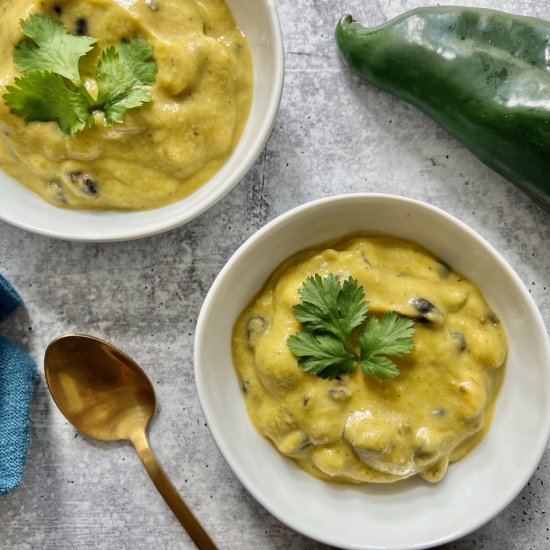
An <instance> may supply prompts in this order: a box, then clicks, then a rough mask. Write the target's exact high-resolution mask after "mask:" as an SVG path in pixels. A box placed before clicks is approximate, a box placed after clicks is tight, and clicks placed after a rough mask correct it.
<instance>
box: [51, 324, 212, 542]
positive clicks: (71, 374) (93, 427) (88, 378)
mask: <svg viewBox="0 0 550 550" xmlns="http://www.w3.org/2000/svg"><path fill="white" fill-rule="evenodd" d="M44 370H45V373H46V382H47V383H48V387H49V389H50V393H51V394H52V397H53V399H54V401H55V402H56V404H57V406H58V407H59V409H60V410H61V412H62V413H63V414H64V415H65V417H66V418H67V420H68V421H69V422H70V423H71V424H73V426H75V427H76V428H78V429H79V430H80V431H81V432H83V433H84V434H86V435H87V436H88V437H91V438H93V439H98V440H100V441H119V440H124V439H125V440H128V441H130V442H131V443H132V444H133V445H134V447H135V448H136V451H137V453H138V455H139V458H140V459H141V461H142V462H143V465H144V466H145V469H146V470H147V473H148V474H149V475H150V476H151V479H152V480H153V483H154V484H155V486H156V488H157V489H158V490H159V492H160V494H161V495H162V497H163V498H164V500H165V501H166V503H167V504H168V506H170V508H171V509H172V512H174V514H175V516H176V517H177V518H178V520H179V522H180V523H181V524H182V525H183V527H184V529H185V530H186V531H187V532H188V533H189V536H190V537H191V538H192V539H193V542H194V543H195V544H196V545H197V547H198V548H200V549H201V550H203V549H204V550H217V546H216V545H215V544H214V542H213V541H212V539H211V538H210V537H209V535H208V533H207V532H206V531H205V530H204V528H203V527H202V526H201V524H200V523H199V521H198V520H197V518H195V516H194V515H193V513H192V512H191V510H189V508H188V507H187V505H186V504H185V502H184V501H183V499H182V498H181V496H180V495H179V493H178V491H177V490H176V488H175V487H174V486H173V485H172V483H171V481H170V479H169V477H168V475H167V474H166V472H165V471H164V470H163V469H162V466H161V465H160V464H159V462H158V460H157V458H156V456H155V455H154V454H153V451H152V450H151V448H150V446H149V441H148V439H147V427H148V425H149V422H150V420H151V418H152V416H153V413H154V412H155V408H156V401H157V400H156V397H155V392H154V390H153V386H152V384H151V382H150V381H149V379H148V378H147V376H146V374H145V373H144V372H143V371H142V370H141V368H140V367H139V366H138V365H137V363H136V362H135V361H134V360H133V359H132V358H131V357H129V356H128V355H126V354H125V353H124V352H123V351H121V350H119V349H117V348H115V347H114V346H112V345H111V344H109V343H108V342H105V341H104V340H100V339H99V338H94V337H93V336H85V335H82V334H68V335H67V336H61V337H60V338H57V339H56V340H54V341H53V342H51V343H50V345H49V346H48V349H47V350H46V355H45V357H44Z"/></svg>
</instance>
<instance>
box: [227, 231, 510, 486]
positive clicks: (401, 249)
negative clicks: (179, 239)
mask: <svg viewBox="0 0 550 550" xmlns="http://www.w3.org/2000/svg"><path fill="white" fill-rule="evenodd" d="M316 273H318V274H319V275H321V277H325V276H326V275H328V274H329V273H333V274H334V275H337V276H339V277H341V278H342V279H347V278H348V277H349V276H351V277H353V278H355V279H356V280H357V281H358V282H359V284H360V285H362V287H363V289H364V291H365V294H366V296H365V298H366V300H368V301H369V302H370V309H369V314H374V315H379V314H382V313H384V312H387V311H390V310H393V311H396V312H398V313H399V314H401V315H404V316H407V317H409V318H412V319H414V320H415V334H414V344H415V348H414V350H413V351H412V352H411V353H410V354H408V355H406V356H404V357H402V358H399V359H396V360H395V362H396V363H397V365H398V366H399V369H400V375H399V376H398V377H396V378H393V379H391V380H383V381H382V380H377V379H375V378H371V377H367V376H365V375H363V374H362V372H361V370H360V369H356V371H355V372H354V373H353V374H351V375H342V376H340V377H338V378H336V379H333V380H328V379H323V378H320V377H318V376H316V375H314V374H309V373H306V372H304V371H303V370H302V369H301V368H300V367H299V366H298V362H297V358H296V357H295V356H294V355H293V354H292V352H291V351H290V350H289V348H288V346H287V340H288V338H289V337H290V336H291V335H292V334H294V333H296V332H298V331H299V330H301V326H300V324H299V322H298V321H297V320H296V317H295V315H294V312H293V310H292V307H293V306H294V305H295V304H298V303H300V301H301V300H300V296H299V293H298V291H299V289H300V288H301V287H302V285H303V284H304V281H305V280H306V278H307V277H309V276H312V275H314V274H316ZM232 346H233V361H234V364H235V367H236V370H237V372H238V375H239V378H240V380H241V387H242V391H243V394H244V399H245V401H246V405H247V408H248V412H249V414H250V416H251V418H252V421H253V422H254V424H255V426H256V427H257V429H258V430H259V432H260V433H261V434H262V435H264V436H266V437H267V438H269V439H270V440H271V441H272V442H273V443H274V445H275V446H276V448H277V449H278V450H279V451H280V452H281V453H282V454H284V455H286V456H289V457H292V458H294V459H295V460H296V461H297V462H298V464H299V465H300V466H301V467H302V468H304V469H305V470H306V471H307V472H309V473H310V474H312V475H314V476H317V477H320V478H322V479H328V480H334V481H344V482H349V483H365V482H375V483H384V482H392V481H396V480H399V479H404V478H407V477H409V476H412V475H415V474H419V475H420V476H422V477H423V478H424V479H426V480H428V481H438V480H439V479H441V478H442V477H443V475H444V474H445V472H446V470H447V466H448V464H449V462H453V461H456V460H459V459H461V458H462V457H464V456H465V455H466V454H467V453H468V452H469V451H471V450H472V449H473V448H474V447H475V446H476V445H477V444H478V443H479V441H480V440H481V438H482V437H483V435H484V434H485V432H486V430H487V428H488V426H489V423H490V417H491V411H492V408H493V405H494V401H495V397H496V394H497V391H498V388H499V387H500V384H501V381H502V377H503V375H504V363H505V359H506V355H507V344H506V335H505V332H504V329H503V327H502V325H501V323H500V321H499V319H498V318H497V316H496V315H495V313H494V312H493V311H492V310H491V307H490V306H489V305H488V303H487V302H486V300H485V299H484V297H483V296H482V294H481V292H480V291H479V290H478V289H477V288H476V286H475V285H474V284H472V283H471V282H470V281H468V280H466V279H465V278H464V277H462V276H461V275H460V274H458V273H456V272H454V271H452V270H451V269H450V268H449V267H448V266H446V265H445V264H443V263H442V262H440V261H439V260H438V259H437V258H435V257H434V256H432V255H431V254H430V253H429V252H427V251H426V250H424V249H423V248H421V247H420V246H418V245H416V244H413V243H411V242H407V241H403V240H400V239H396V238H392V237H388V236H383V235H370V236H361V237H356V238H352V239H348V240H345V241H343V242H338V243H335V244H331V245H330V247H328V245H327V248H325V249H312V250H306V251H303V252H300V253H298V254H297V255H295V256H293V257H292V258H290V259H289V260H287V261H286V262H284V263H283V264H282V265H281V266H279V267H278V268H277V270H276V271H275V272H274V273H273V274H272V276H271V277H270V279H269V280H268V282H267V284H266V286H265V288H264V289H263V290H262V292H261V293H260V294H259V295H258V296H257V298H256V299H255V300H254V301H253V302H252V303H251V304H250V305H249V306H248V307H247V308H246V309H245V311H243V313H242V314H241V315H240V317H239V319H238V321H237V323H236V325H235V327H234V332H233V340H232Z"/></svg>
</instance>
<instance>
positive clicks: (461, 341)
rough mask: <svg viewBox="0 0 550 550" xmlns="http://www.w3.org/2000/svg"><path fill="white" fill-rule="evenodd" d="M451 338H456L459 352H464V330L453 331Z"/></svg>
mask: <svg viewBox="0 0 550 550" xmlns="http://www.w3.org/2000/svg"><path fill="white" fill-rule="evenodd" d="M451 338H454V339H455V340H456V347H457V349H458V351H459V352H463V351H464V350H465V349H466V338H465V337H464V334H462V332H458V331H453V332H451Z"/></svg>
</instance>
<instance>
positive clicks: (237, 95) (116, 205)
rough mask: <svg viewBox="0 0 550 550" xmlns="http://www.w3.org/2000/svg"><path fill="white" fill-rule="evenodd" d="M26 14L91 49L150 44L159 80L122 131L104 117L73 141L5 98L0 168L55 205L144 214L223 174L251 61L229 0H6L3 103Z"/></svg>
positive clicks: (243, 107) (1, 36)
mask: <svg viewBox="0 0 550 550" xmlns="http://www.w3.org/2000/svg"><path fill="white" fill-rule="evenodd" d="M29 13H44V14H46V15H47V16H49V17H51V18H53V19H57V20H60V21H61V22H62V23H63V25H64V26H65V28H66V29H67V30H68V32H70V33H72V34H78V35H89V36H91V37H93V38H95V39H97V46H96V49H95V50H94V51H102V50H104V49H105V48H107V47H108V46H110V45H116V44H119V43H120V42H121V41H122V40H124V39H132V38H133V37H135V36H139V37H142V38H145V39H146V40H147V41H149V43H150V44H151V45H152V46H153V58H154V60H155V61H156V63H157V66H158V74H157V78H156V82H155V84H154V85H153V86H152V87H151V89H150V90H149V91H150V93H151V95H152V98H153V99H152V101H151V102H150V103H147V104H146V105H144V106H142V107H140V108H138V109H132V110H130V111H127V112H126V114H125V117H124V123H123V124H115V125H113V126H104V125H103V124H102V123H101V121H98V122H97V123H96V125H95V126H94V127H93V128H91V129H87V130H84V131H82V132H79V133H78V134H76V135H75V136H74V137H72V138H71V137H68V136H66V135H65V134H63V133H62V132H61V130H60V129H59V127H58V125H57V124H56V123H55V122H47V123H45V122H38V123H37V122H33V123H29V124H26V123H25V121H24V120H23V119H22V118H20V117H18V116H16V115H14V114H11V113H10V112H9V109H8V107H7V106H6V105H5V102H4V101H1V100H0V168H2V169H3V170H4V171H6V172H7V173H8V174H10V175H11V176H13V177H14V178H15V179H17V180H19V181H20V182H22V183H23V184H24V185H25V186H27V187H28V188H29V189H31V190H32V191H34V192H35V193H37V194H38V195H40V196H41V197H42V198H44V199H45V200H47V201H48V202H50V203H52V204H54V205H56V206H62V207H66V208H78V209H129V210H142V209H149V208H155V207H160V206H163V205H166V204H169V203H172V202H174V201H177V200H179V199H181V198H183V197H185V196H187V195H189V194H190V193H192V192H193V191H195V190H196V189H197V188H198V187H200V186H201V185H202V184H204V183H205V182H206V181H207V180H209V179H210V178H211V177H212V176H213V175H214V174H215V173H216V172H217V171H218V170H219V169H220V168H221V167H222V166H223V164H224V163H225V162H226V160H227V159H228V158H229V156H230V154H231V153H232V152H233V150H234V149H235V147H236V144H237V142H238V140H239V138H240V136H241V134H242V131H243V128H244V126H245V124H246V120H247V117H248V113H249V110H250V105H251V102H252V59H251V55H250V51H249V47H248V43H247V41H246V38H245V37H244V36H243V34H242V32H241V31H240V29H239V28H238V27H237V25H236V23H235V21H234V19H233V17H232V15H231V13H230V11H229V9H228V7H227V6H226V4H225V3H224V2H223V1H222V0H201V1H199V0H118V1H116V0H3V1H2V2H0V28H1V29H2V32H1V33H0V51H1V52H2V54H3V55H2V56H1V57H0V96H2V95H4V93H5V92H6V87H7V86H10V85H13V83H14V79H15V78H16V77H17V76H20V73H19V72H18V71H17V70H16V69H15V67H14V62H13V56H12V54H13V51H14V48H15V46H16V45H17V44H18V43H19V42H20V41H21V40H22V39H23V38H24V37H23V35H22V34H21V29H20V25H19V22H20V20H22V19H25V18H26V17H27V16H28V15H29ZM92 57H93V54H92ZM94 61H97V59H96V60H94ZM84 65H85V64H84ZM90 68H91V67H90ZM90 68H87V67H86V66H83V64H81V74H82V73H86V71H87V70H88V69H90ZM90 74H93V72H91V71H90ZM83 76H86V75H83Z"/></svg>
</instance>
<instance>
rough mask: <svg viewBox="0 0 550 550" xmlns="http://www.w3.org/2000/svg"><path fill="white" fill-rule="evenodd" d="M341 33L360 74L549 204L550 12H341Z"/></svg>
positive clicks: (343, 49)
mask: <svg viewBox="0 0 550 550" xmlns="http://www.w3.org/2000/svg"><path fill="white" fill-rule="evenodd" d="M336 41H337V44H338V48H339V51H340V54H341V56H342V58H343V60H344V61H345V62H346V63H347V65H348V66H349V67H350V68H351V69H352V70H353V71H354V72H356V73H357V74H358V75H359V76H361V77H362V78H364V79H365V80H367V81H368V82H370V83H372V84H374V85H375V86H377V87H379V88H381V89H383V90H386V91H388V92H390V93H392V94H394V95H396V96H398V97H400V98H402V99H404V100H406V101H408V102H409V103H412V104H413V105H415V106H416V107H418V108H420V109H421V110H422V111H424V112H425V113H427V114H428V115H429V116H430V117H431V118H433V119H434V120H435V121H436V122H437V123H439V124H440V125H441V126H442V127H443V128H445V129H446V130H447V131H448V132H449V133H450V134H452V135H453V136H454V137H455V138H457V139H458V140H459V141H460V142H462V143H463V144H464V145H465V146H466V147H468V149H470V151H472V152H473V153H474V154H475V155H476V156H477V157H478V158H479V159H481V160H482V161H483V162H484V163H485V164H487V165H488V166H490V167H491V168H493V169H494V170H495V171H496V172H499V173H500V174H502V175H503V176H504V177H506V178H508V179H509V180H511V181H512V182H514V183H516V184H517V185H518V186H519V187H521V188H522V189H523V190H524V191H525V192H527V193H528V194H529V195H530V196H531V197H532V198H533V199H534V200H535V201H537V202H538V203H539V204H540V205H541V206H542V207H543V208H545V209H546V210H548V211H549V212H550V22H548V21H543V20H541V19H535V18H532V17H521V16H516V15H510V14H507V13H503V12H498V11H493V10H487V9H477V8H466V7H429V8H419V9H415V10H412V11H410V12H407V13H405V14H403V15H401V16H399V17H397V18H396V19H393V20H391V21H389V22H388V23H386V24H384V25H381V26H379V27H375V28H371V29H368V28H365V27H363V26H361V25H360V24H358V23H355V22H353V20H352V17H351V16H350V15H345V16H343V17H342V19H341V20H340V21H339V23H338V25H337V28H336Z"/></svg>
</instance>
